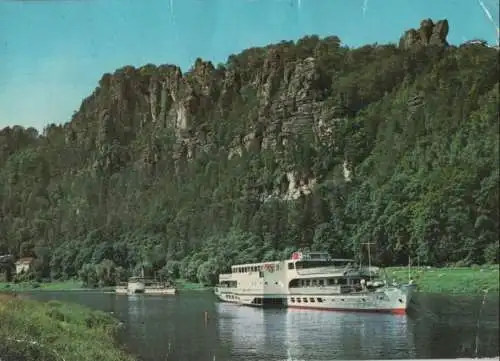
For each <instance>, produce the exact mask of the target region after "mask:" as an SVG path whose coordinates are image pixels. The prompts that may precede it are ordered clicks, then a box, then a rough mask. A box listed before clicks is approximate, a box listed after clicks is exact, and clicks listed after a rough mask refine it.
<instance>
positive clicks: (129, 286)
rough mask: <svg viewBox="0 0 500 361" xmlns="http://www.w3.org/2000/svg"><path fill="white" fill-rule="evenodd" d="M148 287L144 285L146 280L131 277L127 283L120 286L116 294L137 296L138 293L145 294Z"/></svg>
mask: <svg viewBox="0 0 500 361" xmlns="http://www.w3.org/2000/svg"><path fill="white" fill-rule="evenodd" d="M145 288H146V285H145V283H144V279H142V278H140V277H130V278H129V280H128V282H127V283H125V284H124V283H121V284H119V285H118V286H117V287H116V289H115V292H116V293H118V294H129V295H132V294H136V293H144V291H145Z"/></svg>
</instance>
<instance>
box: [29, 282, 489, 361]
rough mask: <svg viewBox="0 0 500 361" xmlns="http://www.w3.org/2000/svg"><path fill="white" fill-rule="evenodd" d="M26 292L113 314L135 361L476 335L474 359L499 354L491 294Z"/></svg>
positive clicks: (241, 357) (252, 359)
mask: <svg viewBox="0 0 500 361" xmlns="http://www.w3.org/2000/svg"><path fill="white" fill-rule="evenodd" d="M29 296H30V297H32V298H35V299H38V300H50V299H56V300H60V301H69V302H75V303H79V304H82V305H85V306H88V307H91V308H94V309H99V310H102V311H105V312H110V313H113V315H115V316H116V317H117V318H118V319H120V320H121V321H123V322H124V328H123V332H122V335H121V338H122V342H123V343H124V344H125V345H126V346H125V347H126V349H127V350H129V351H130V352H131V353H133V354H134V355H137V359H138V360H142V361H191V360H192V361H214V360H215V361H233V360H234V361H236V360H238V361H261V360H268V361H285V360H294V361H295V360H314V361H323V360H333V359H383V358H385V359H387V358H392V359H394V358H451V357H474V356H475V354H476V353H475V349H476V338H478V339H479V343H478V356H479V357H496V356H498V353H499V343H498V330H499V327H498V326H499V321H498V298H495V296H491V297H490V298H489V299H488V300H487V302H486V304H485V305H484V306H483V307H481V303H482V298H480V297H451V296H443V295H425V294H418V295H417V296H416V297H415V302H414V303H413V304H412V305H411V309H410V310H409V313H408V315H406V316H400V315H384V314H360V313H343V312H328V311H303V310H302V311H291V310H276V309H271V310H262V309H256V308H251V307H242V306H237V305H232V304H223V303H219V302H217V301H216V299H215V297H214V296H213V295H212V294H211V293H210V292H205V291H185V292H182V293H181V294H179V295H177V296H149V295H148V296H145V295H135V296H122V295H115V294H112V293H102V292H76V291H74V292H50V291H40V292H32V293H30V294H29ZM412 302H413V301H412ZM205 312H208V316H209V319H208V321H207V322H205V317H204V313H205ZM480 312H481V316H480V317H479V313H480ZM478 319H479V320H480V322H479V328H478Z"/></svg>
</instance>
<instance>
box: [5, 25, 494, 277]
mask: <svg viewBox="0 0 500 361" xmlns="http://www.w3.org/2000/svg"><path fill="white" fill-rule="evenodd" d="M447 32H448V23H447V21H446V20H442V21H438V22H437V23H434V22H433V21H431V20H425V21H423V22H422V23H421V26H420V29H418V30H414V29H412V30H409V31H407V32H405V34H404V35H403V36H402V38H401V40H400V44H399V46H396V45H393V44H389V45H367V46H364V47H360V48H357V49H349V48H347V47H345V46H341V42H340V39H338V38H337V37H334V36H332V37H327V38H324V39H320V38H318V37H317V36H308V37H304V38H302V39H300V40H298V41H296V42H292V41H286V42H285V41H284V42H281V43H279V44H273V45H269V46H267V47H263V48H252V49H247V50H245V51H243V52H242V53H241V54H237V55H231V56H230V57H229V58H228V61H227V63H226V64H221V65H218V66H217V67H216V66H214V65H213V64H211V63H210V62H207V61H203V60H202V59H198V60H196V62H195V64H194V65H193V66H192V68H191V69H189V70H188V71H186V72H183V71H182V70H181V69H180V68H179V67H177V66H174V65H161V66H155V65H150V64H149V65H145V66H142V67H140V68H134V67H130V66H126V67H123V68H121V69H119V70H117V71H115V72H114V73H113V74H105V75H103V76H102V79H101V80H100V82H99V85H98V87H97V88H96V89H95V91H94V92H93V93H92V94H91V95H90V96H89V97H88V98H86V99H85V100H83V102H82V104H81V107H80V109H79V110H78V111H77V112H76V113H75V115H74V116H73V118H72V119H71V121H70V122H68V123H67V124H65V125H61V126H58V125H51V126H48V127H47V128H46V129H45V131H44V134H43V136H38V135H37V134H36V132H35V133H34V131H33V130H22V129H19V128H12V129H11V128H7V129H4V130H2V131H1V132H0V145H1V147H0V163H1V164H2V171H1V173H0V185H1V186H2V193H1V194H0V196H1V202H2V207H1V210H0V212H1V213H0V215H1V216H2V218H1V219H2V220H1V222H0V227H1V228H0V231H1V232H2V234H4V235H5V240H6V241H5V242H4V248H7V249H8V250H10V251H11V252H12V253H24V254H26V253H30V252H31V253H37V252H38V253H40V252H41V253H43V251H41V250H40V249H45V250H47V249H50V250H51V251H50V252H49V253H51V255H50V256H46V257H48V259H49V260H48V261H46V264H45V266H44V267H45V268H44V270H45V271H44V272H45V273H47V272H49V270H50V272H52V273H53V274H54V275H56V276H58V277H59V276H61V275H72V274H75V273H76V272H77V271H78V270H79V269H81V268H82V267H83V266H84V265H85V264H91V265H94V264H98V263H99V262H101V261H103V260H112V261H113V262H114V263H115V264H117V265H120V266H123V267H125V268H129V269H130V268H132V267H134V266H136V265H137V264H139V263H141V262H146V261H147V262H149V264H151V265H152V266H151V267H153V268H154V269H156V270H158V269H160V268H162V267H163V266H165V263H166V262H167V260H171V261H172V262H173V260H177V261H179V260H182V262H184V263H182V264H183V265H184V266H183V267H184V268H183V271H182V272H184V276H185V277H187V278H191V279H195V278H196V277H198V274H197V272H198V271H199V272H202V273H203V274H204V275H206V273H207V272H209V271H210V270H211V271H210V272H212V271H213V272H215V271H214V269H215V268H214V267H215V266H214V263H213V262H215V261H214V259H213V258H211V257H212V256H208V255H207V254H206V253H204V252H205V251H206V250H207V249H211V250H212V251H211V252H215V253H217V254H219V256H220V257H223V258H224V259H219V258H220V257H219V256H218V257H219V258H217V262H216V263H217V264H224V265H225V264H226V263H227V262H233V261H236V259H235V258H234V257H236V256H235V255H234V252H236V254H238V252H243V253H244V254H245V255H246V256H245V257H247V258H246V260H247V261H251V260H255V259H262V258H263V257H264V256H265V257H264V258H266V257H277V255H276V254H274V253H273V252H277V251H281V250H283V249H286V248H287V247H291V248H294V247H298V246H300V245H306V246H314V247H315V248H325V249H329V250H330V251H332V252H335V253H336V254H346V255H347V254H350V255H352V253H353V252H354V253H356V252H358V251H359V249H360V244H361V243H363V242H364V241H366V240H374V239H376V240H377V242H378V246H377V250H376V251H374V254H375V257H376V259H377V260H378V261H380V262H385V263H398V262H402V261H403V260H404V262H406V260H407V254H408V253H411V254H418V255H419V257H421V259H425V260H427V262H429V263H441V264H442V263H445V262H447V258H449V261H450V262H457V261H461V262H468V263H470V262H484V261H485V260H486V259H492V258H495V256H494V255H493V256H492V251H491V250H492V249H493V248H492V247H493V246H492V245H493V244H494V242H496V240H495V239H496V238H495V237H494V235H495V234H496V233H495V232H497V231H498V217H496V216H495V215H496V214H497V213H498V207H497V208H495V207H496V206H497V205H498V202H497V201H492V200H493V199H496V200H498V197H496V198H495V196H494V195H495V194H496V193H495V192H497V189H498V187H497V185H498V182H497V183H495V180H496V179H497V178H498V177H497V176H498V172H496V170H497V168H498V163H499V162H498V161H497V158H498V154H497V153H498V152H495V151H494V150H495V149H497V148H495V146H497V145H498V137H497V132H494V131H493V129H495V127H496V126H497V120H496V118H495V116H496V115H495V114H496V111H497V110H496V108H495V105H494V104H496V97H497V95H498V89H497V86H498V80H497V79H498V68H497V66H496V64H497V56H498V54H497V52H496V51H495V50H493V49H489V48H486V47H483V46H469V47H464V48H456V47H454V46H449V45H448V44H447V42H446V35H447ZM485 134H487V135H488V136H487V137H484V135H485ZM482 154H488V155H487V156H486V158H484V157H483V156H482ZM495 172H496V173H495ZM452 180H453V182H454V183H452V184H453V186H452V185H451V184H450V183H447V182H448V181H450V182H451V181H452ZM471 202H472V203H471ZM444 205H448V206H449V207H450V209H453V212H451V211H450V212H451V213H450V214H448V213H447V211H444V210H443V209H442V208H441V207H444ZM495 209H496V210H495ZM452 213H453V214H455V215H453V216H452ZM456 214H460V217H459V216H456ZM495 217H496V218H495ZM430 240H432V241H430ZM21 245H23V247H21V248H22V251H20V249H21V248H20V246H21ZM36 247H39V248H36ZM40 247H41V248H40ZM75 247H77V248H78V249H81V251H79V253H78V254H77V255H71V253H72V250H74V249H75ZM471 247H472V248H471ZM488 247H490V248H488ZM36 249H38V251H36ZM450 249H454V250H455V251H453V252H451V253H450V252H449V250H450ZM200 250H205V251H200ZM237 250H239V251H237ZM45 252H47V251H45ZM200 252H201V253H200ZM228 252H229V253H228ZM485 252H486V253H485ZM488 252H489V253H488ZM0 253H1V252H0ZM222 254H224V255H225V256H222ZM230 254H232V255H230ZM40 257H41V256H40ZM242 257H243V256H242ZM238 260H239V261H243V259H239V258H238ZM207 262H209V263H207ZM210 262H212V263H210ZM167 264H168V262H167ZM201 264H204V266H203V267H204V268H201V271H200V269H199V267H201ZM40 267H41V266H40ZM172 267H173V266H172ZM86 269H88V267H87V268H86ZM169 272H170V271H169ZM172 272H173V271H172ZM200 277H205V276H200Z"/></svg>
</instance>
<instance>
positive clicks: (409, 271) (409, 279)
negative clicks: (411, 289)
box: [408, 255, 411, 283]
mask: <svg viewBox="0 0 500 361" xmlns="http://www.w3.org/2000/svg"><path fill="white" fill-rule="evenodd" d="M410 281H411V256H410V255H408V283H410Z"/></svg>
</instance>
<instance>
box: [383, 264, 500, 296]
mask: <svg viewBox="0 0 500 361" xmlns="http://www.w3.org/2000/svg"><path fill="white" fill-rule="evenodd" d="M498 269H499V267H498V265H491V266H490V265H488V266H476V267H456V268H452V267H450V268H432V267H429V268H425V267H418V268H412V269H411V270H410V274H411V278H412V279H413V280H414V282H415V283H416V284H417V288H418V290H419V291H420V292H429V293H446V294H469V295H479V294H483V293H484V292H485V290H488V293H496V294H498V291H499V280H498V276H499V271H498ZM385 272H386V274H387V278H388V279H389V280H392V279H395V280H396V281H399V282H407V281H408V268H407V267H389V268H385ZM382 275H383V273H382Z"/></svg>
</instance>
